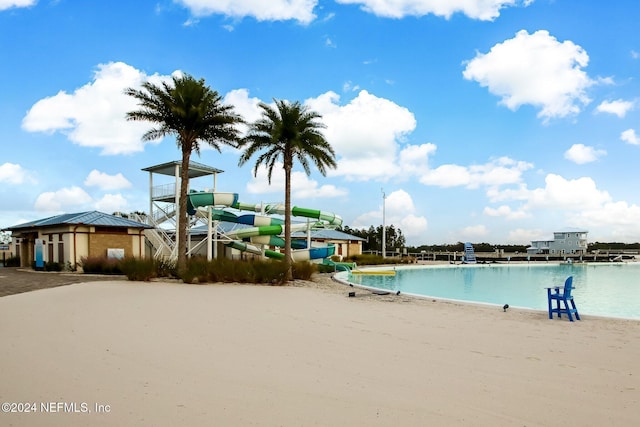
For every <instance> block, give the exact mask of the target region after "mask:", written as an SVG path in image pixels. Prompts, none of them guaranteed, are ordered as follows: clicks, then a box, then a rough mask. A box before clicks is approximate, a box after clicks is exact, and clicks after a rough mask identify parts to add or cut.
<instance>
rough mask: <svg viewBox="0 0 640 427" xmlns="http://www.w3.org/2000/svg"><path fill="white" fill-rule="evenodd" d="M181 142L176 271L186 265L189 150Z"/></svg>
mask: <svg viewBox="0 0 640 427" xmlns="http://www.w3.org/2000/svg"><path fill="white" fill-rule="evenodd" d="M187 145H188V144H185V143H184V142H182V170H181V171H180V202H179V207H178V271H180V270H182V269H183V268H184V267H186V265H187V221H188V218H187V191H188V189H189V162H190V160H191V150H190V149H189V148H188V147H187Z"/></svg>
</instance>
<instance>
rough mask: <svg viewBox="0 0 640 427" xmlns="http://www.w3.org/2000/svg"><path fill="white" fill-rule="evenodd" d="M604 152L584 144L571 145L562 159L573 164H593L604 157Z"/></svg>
mask: <svg viewBox="0 0 640 427" xmlns="http://www.w3.org/2000/svg"><path fill="white" fill-rule="evenodd" d="M606 154H607V152H606V151H605V150H598V149H595V148H594V147H588V146H586V145H584V144H573V145H572V146H571V148H569V149H568V150H567V151H566V152H565V153H564V157H565V159H567V160H570V161H572V162H574V163H577V164H579V165H582V164H584V163H590V162H595V161H596V160H598V159H599V158H600V157H602V156H605V155H606Z"/></svg>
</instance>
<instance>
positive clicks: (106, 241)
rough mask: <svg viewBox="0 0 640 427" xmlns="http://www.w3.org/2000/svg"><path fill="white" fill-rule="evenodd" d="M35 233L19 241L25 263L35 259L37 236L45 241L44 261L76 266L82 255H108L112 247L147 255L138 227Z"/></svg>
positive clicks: (79, 228) (21, 236) (137, 254)
mask: <svg viewBox="0 0 640 427" xmlns="http://www.w3.org/2000/svg"><path fill="white" fill-rule="evenodd" d="M36 233H37V234H36ZM36 233H33V234H28V240H23V242H22V243H21V244H20V258H21V264H22V266H25V267H29V266H31V263H32V262H33V256H34V255H33V245H34V241H33V238H35V237H37V238H38V239H43V240H44V241H45V250H44V260H45V262H59V261H60V259H61V258H62V262H63V263H67V262H70V263H71V264H72V265H75V264H78V263H79V262H80V261H81V260H82V257H86V256H96V257H99V256H106V255H107V249H109V248H122V249H124V250H125V256H135V257H144V254H145V240H144V234H143V233H142V232H141V231H140V230H138V229H135V228H130V229H128V230H127V234H118V233H108V232H107V233H96V232H95V228H94V227H89V226H69V227H58V228H48V229H46V230H38V231H36ZM13 237H14V238H15V237H17V238H21V239H22V238H23V237H24V235H21V234H19V233H16V234H14V236H13ZM50 239H51V240H50ZM60 243H62V248H60ZM61 250H62V257H61V254H60V251H61ZM0 256H1V255H0Z"/></svg>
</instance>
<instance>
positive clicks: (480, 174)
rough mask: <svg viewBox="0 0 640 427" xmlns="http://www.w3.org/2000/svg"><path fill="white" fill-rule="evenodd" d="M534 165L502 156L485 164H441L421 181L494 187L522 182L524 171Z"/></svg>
mask: <svg viewBox="0 0 640 427" xmlns="http://www.w3.org/2000/svg"><path fill="white" fill-rule="evenodd" d="M532 167H533V165H532V164H531V163H528V162H523V161H517V160H513V159H510V158H508V157H500V158H498V159H494V160H491V161H490V162H488V163H485V164H483V165H471V166H460V165H441V166H438V167H437V168H435V169H430V170H428V171H427V172H426V173H424V174H423V175H422V176H421V177H420V182H421V183H422V184H425V185H434V186H438V187H457V186H465V187H467V188H478V187H479V186H489V187H494V186H500V185H506V184H515V183H518V182H520V181H521V179H522V173H523V172H524V171H526V170H528V169H531V168H532Z"/></svg>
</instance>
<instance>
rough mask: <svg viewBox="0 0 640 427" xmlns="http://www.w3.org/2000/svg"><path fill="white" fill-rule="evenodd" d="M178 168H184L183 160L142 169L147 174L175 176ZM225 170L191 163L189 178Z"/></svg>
mask: <svg viewBox="0 0 640 427" xmlns="http://www.w3.org/2000/svg"><path fill="white" fill-rule="evenodd" d="M176 166H178V170H180V169H181V168H182V161H181V160H174V161H172V162H167V163H162V164H160V165H155V166H149V167H147V168H144V169H142V170H143V171H145V172H152V173H159V174H161V175H168V176H175V175H176ZM222 172H224V171H223V170H220V169H216V168H214V167H211V166H207V165H203V164H202V163H198V162H191V161H190V162H189V178H198V177H201V176H207V175H213V174H216V173H222Z"/></svg>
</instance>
